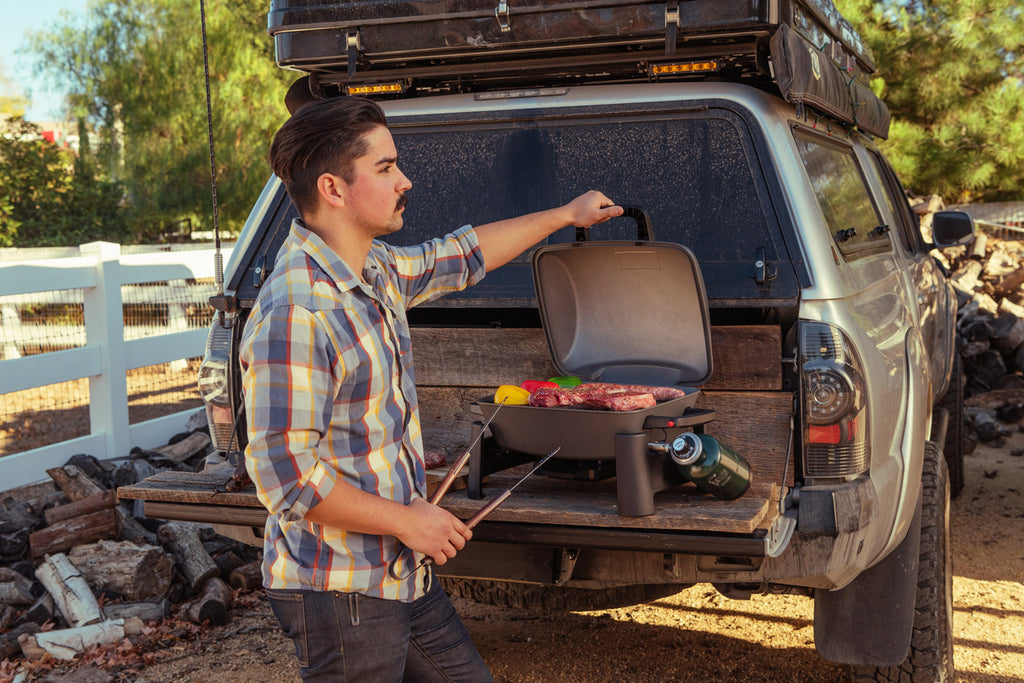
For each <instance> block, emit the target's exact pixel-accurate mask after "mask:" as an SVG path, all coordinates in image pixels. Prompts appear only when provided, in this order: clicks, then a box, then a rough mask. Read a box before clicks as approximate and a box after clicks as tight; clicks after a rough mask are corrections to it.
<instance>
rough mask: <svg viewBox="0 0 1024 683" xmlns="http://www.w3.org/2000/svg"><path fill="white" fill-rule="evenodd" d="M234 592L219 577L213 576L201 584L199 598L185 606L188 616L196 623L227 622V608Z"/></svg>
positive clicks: (218, 623) (214, 623) (233, 596)
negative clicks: (201, 588) (201, 589)
mask: <svg viewBox="0 0 1024 683" xmlns="http://www.w3.org/2000/svg"><path fill="white" fill-rule="evenodd" d="M234 598H235V593H234V591H232V590H231V589H230V588H229V587H228V585H227V584H226V583H224V582H223V581H222V580H221V579H220V578H219V577H216V576H215V577H213V578H212V579H210V580H208V581H207V582H206V583H205V584H203V591H202V593H201V594H200V595H199V598H198V599H197V600H195V601H193V602H191V603H189V605H188V606H187V607H186V609H185V613H186V614H188V618H189V619H191V620H192V621H194V622H195V623H197V624H203V623H207V622H208V623H210V624H213V625H215V626H219V625H222V624H226V623H227V622H228V610H229V609H230V607H231V601H232V600H234Z"/></svg>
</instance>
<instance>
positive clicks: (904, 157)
mask: <svg viewBox="0 0 1024 683" xmlns="http://www.w3.org/2000/svg"><path fill="white" fill-rule="evenodd" d="M836 6H837V7H838V8H839V10H840V12H842V13H843V15H844V16H846V18H847V19H849V20H850V22H851V23H852V24H853V25H854V27H855V28H856V29H857V30H858V32H859V33H860V34H861V35H862V36H863V37H864V39H865V41H866V42H867V43H868V44H869V45H870V46H871V49H872V50H873V51H874V54H875V60H876V62H877V63H878V72H877V73H876V74H875V78H874V80H873V82H872V89H873V90H874V91H875V92H876V93H877V94H879V95H880V96H881V97H882V98H883V99H884V100H885V102H886V104H888V105H889V108H890V109H891V110H892V113H893V126H892V130H891V132H890V136H889V140H888V141H887V142H885V143H884V144H883V145H882V146H883V148H884V149H885V150H886V152H887V154H888V155H889V157H890V158H891V160H892V162H893V165H894V166H895V167H896V169H897V171H898V172H899V173H900V175H901V176H902V177H903V179H904V181H905V183H906V184H907V186H908V187H909V188H911V189H913V190H914V191H916V192H919V193H924V194H930V193H935V194H940V195H942V196H943V197H945V198H946V200H947V201H957V202H962V201H1003V200H1019V199H1024V84H1022V83H1024V81H1022V78H1024V11H1022V9H1021V6H1020V3H1019V2H1018V1H1017V0H972V1H971V2H963V1H962V0H961V1H959V2H955V1H953V0H934V1H931V2H912V1H909V0H887V1H884V2H874V1H872V0H836Z"/></svg>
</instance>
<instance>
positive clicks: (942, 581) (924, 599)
mask: <svg viewBox="0 0 1024 683" xmlns="http://www.w3.org/2000/svg"><path fill="white" fill-rule="evenodd" d="M851 674H852V678H853V680H854V681H921V682H922V683H923V682H925V681H927V682H929V683H931V682H932V681H953V680H954V676H953V567H952V557H951V553H950V547H949V480H948V478H947V476H946V462H945V459H944V458H943V457H942V453H941V452H940V451H939V449H938V447H937V446H936V445H935V444H934V443H932V442H928V443H927V444H926V445H925V459H924V471H923V473H922V475H921V550H920V559H919V561H918V573H917V598H916V601H915V605H914V632H913V635H912V636H911V640H910V652H909V653H908V654H907V658H906V660H904V661H903V663H902V664H900V665H899V666H890V667H870V666H855V667H853V668H852V670H851Z"/></svg>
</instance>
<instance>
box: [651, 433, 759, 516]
mask: <svg viewBox="0 0 1024 683" xmlns="http://www.w3.org/2000/svg"><path fill="white" fill-rule="evenodd" d="M667 450H668V454H669V457H671V458H672V461H673V462H674V463H675V464H676V466H677V467H678V468H679V471H680V472H682V473H683V476H685V477H686V478H687V479H689V480H690V481H692V482H693V483H694V484H696V485H697V487H698V488H700V489H701V490H702V491H704V492H706V493H710V494H712V495H714V496H717V497H718V498H722V499H723V500H735V499H736V498H739V497H740V496H742V495H743V494H744V493H746V492H747V489H748V488H750V464H749V463H748V462H747V461H746V460H745V459H744V458H743V456H741V455H739V454H738V453H736V452H734V451H733V450H732V449H730V448H729V447H727V446H725V445H723V444H721V443H719V441H718V440H717V439H715V438H714V437H713V436H708V435H707V434H694V433H693V432H686V433H684V434H680V435H679V436H677V437H676V438H675V439H674V440H673V441H672V444H671V445H670V446H669V448H668V449H667Z"/></svg>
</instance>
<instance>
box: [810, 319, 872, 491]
mask: <svg viewBox="0 0 1024 683" xmlns="http://www.w3.org/2000/svg"><path fill="white" fill-rule="evenodd" d="M800 391H801V410H802V415H801V417H802V420H801V422H802V424H803V471H804V476H806V477H847V476H853V475H857V474H860V473H862V472H865V471H867V469H868V465H869V463H870V459H871V458H870V455H871V452H870V448H869V445H868V416H867V405H866V403H865V400H864V396H865V392H864V374H863V371H862V365H861V362H860V359H859V358H858V357H857V354H856V352H855V351H854V350H853V345H852V344H851V343H850V340H849V338H847V336H846V335H845V334H844V333H843V332H842V331H841V330H839V329H838V328H835V327H832V326H831V325H827V324H825V323H818V322H801V324H800Z"/></svg>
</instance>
